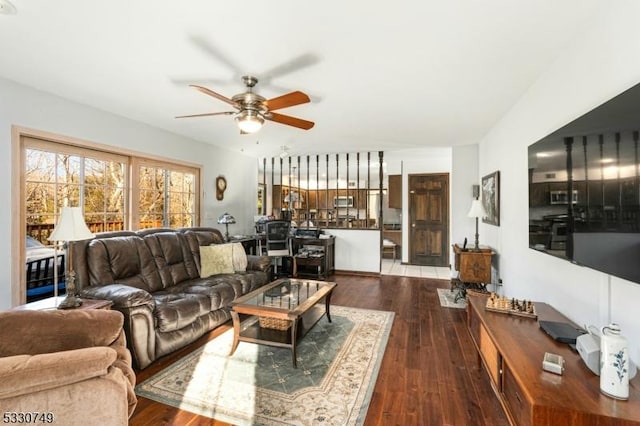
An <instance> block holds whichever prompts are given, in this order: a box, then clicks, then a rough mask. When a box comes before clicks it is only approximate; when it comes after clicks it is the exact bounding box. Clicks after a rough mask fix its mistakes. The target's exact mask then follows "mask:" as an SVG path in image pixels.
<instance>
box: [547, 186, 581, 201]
mask: <svg viewBox="0 0 640 426" xmlns="http://www.w3.org/2000/svg"><path fill="white" fill-rule="evenodd" d="M572 192H573V193H572V194H571V204H576V203H577V202H578V190H577V189H574V190H573V191H572ZM550 197H551V199H550V200H549V204H569V192H568V191H565V190H561V191H551V192H550Z"/></svg>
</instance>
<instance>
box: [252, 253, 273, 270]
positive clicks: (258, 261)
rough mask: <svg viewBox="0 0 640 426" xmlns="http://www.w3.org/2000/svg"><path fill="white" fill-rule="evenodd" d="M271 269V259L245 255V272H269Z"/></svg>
mask: <svg viewBox="0 0 640 426" xmlns="http://www.w3.org/2000/svg"><path fill="white" fill-rule="evenodd" d="M270 269H271V258H270V257H269V256H255V255H251V254H249V255H247V271H262V272H269V270H270Z"/></svg>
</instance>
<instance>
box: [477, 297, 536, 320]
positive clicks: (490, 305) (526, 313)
mask: <svg viewBox="0 0 640 426" xmlns="http://www.w3.org/2000/svg"><path fill="white" fill-rule="evenodd" d="M485 309H486V310H487V311H491V312H499V313H502V314H511V315H519V316H523V317H528V318H538V314H537V313H536V307H535V305H534V304H533V302H532V301H531V300H518V299H513V298H512V299H509V298H508V297H504V296H503V297H500V296H498V295H497V294H495V293H491V295H490V296H489V298H488V299H487V305H486V306H485Z"/></svg>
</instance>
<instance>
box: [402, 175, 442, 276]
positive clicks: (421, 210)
mask: <svg viewBox="0 0 640 426" xmlns="http://www.w3.org/2000/svg"><path fill="white" fill-rule="evenodd" d="M408 177H409V262H410V263H411V264H413V265H425V266H448V265H449V174H448V173H432V174H410V175H409V176H408Z"/></svg>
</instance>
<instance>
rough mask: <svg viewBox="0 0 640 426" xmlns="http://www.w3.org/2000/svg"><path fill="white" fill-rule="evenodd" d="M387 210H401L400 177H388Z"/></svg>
mask: <svg viewBox="0 0 640 426" xmlns="http://www.w3.org/2000/svg"><path fill="white" fill-rule="evenodd" d="M389 208H390V209H401V208H402V175H389Z"/></svg>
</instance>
